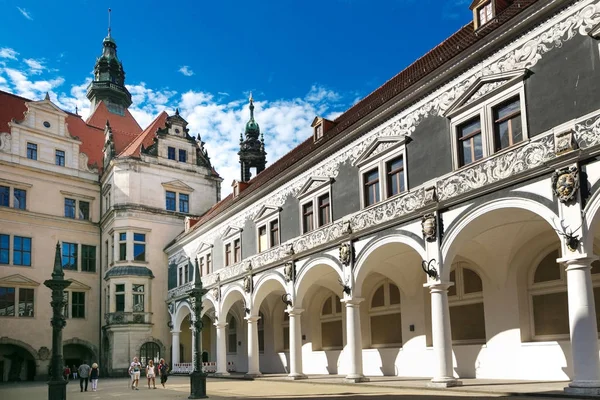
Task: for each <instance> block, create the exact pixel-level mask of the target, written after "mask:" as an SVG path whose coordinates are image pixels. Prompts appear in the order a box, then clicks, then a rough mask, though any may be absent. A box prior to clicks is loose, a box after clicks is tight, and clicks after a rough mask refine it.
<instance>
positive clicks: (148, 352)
mask: <svg viewBox="0 0 600 400" xmlns="http://www.w3.org/2000/svg"><path fill="white" fill-rule="evenodd" d="M160 358H161V355H160V346H159V345H158V344H156V343H154V342H147V343H144V344H143V345H142V347H141V348H140V363H141V364H142V365H147V364H148V361H150V360H152V361H153V362H154V365H158V363H159V362H160Z"/></svg>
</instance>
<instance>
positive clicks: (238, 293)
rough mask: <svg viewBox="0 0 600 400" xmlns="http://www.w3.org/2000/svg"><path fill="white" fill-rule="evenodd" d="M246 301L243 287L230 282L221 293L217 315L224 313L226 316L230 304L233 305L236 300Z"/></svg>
mask: <svg viewBox="0 0 600 400" xmlns="http://www.w3.org/2000/svg"><path fill="white" fill-rule="evenodd" d="M240 300H242V301H246V293H245V292H244V288H243V287H242V285H241V284H240V283H232V284H230V285H228V286H227V288H226V289H225V291H224V292H223V295H222V301H221V309H220V310H219V313H218V314H217V315H218V316H219V317H220V316H221V315H224V316H225V317H227V313H228V312H229V309H230V308H231V306H233V305H234V304H235V303H236V302H237V301H240Z"/></svg>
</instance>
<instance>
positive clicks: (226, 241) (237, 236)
mask: <svg viewBox="0 0 600 400" xmlns="http://www.w3.org/2000/svg"><path fill="white" fill-rule="evenodd" d="M236 240H239V241H240V259H239V260H238V261H235V246H234V242H235V241H236ZM227 246H230V250H231V260H230V262H229V263H228V260H227ZM243 246H244V243H243V242H242V230H241V229H236V228H229V229H227V231H226V232H225V235H224V236H223V266H224V267H231V266H232V265H236V264H237V263H239V262H241V261H242V260H243V259H244V255H243Z"/></svg>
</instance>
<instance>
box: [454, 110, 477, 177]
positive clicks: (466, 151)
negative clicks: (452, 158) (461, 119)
mask: <svg viewBox="0 0 600 400" xmlns="http://www.w3.org/2000/svg"><path fill="white" fill-rule="evenodd" d="M457 135H458V143H459V145H458V154H459V161H458V162H459V165H460V166H461V167H462V166H463V165H467V164H471V163H472V162H475V161H477V160H480V159H482V158H483V145H482V142H481V120H480V118H479V117H476V118H473V119H471V120H469V121H467V122H465V123H463V124H461V125H459V126H458V130H457Z"/></svg>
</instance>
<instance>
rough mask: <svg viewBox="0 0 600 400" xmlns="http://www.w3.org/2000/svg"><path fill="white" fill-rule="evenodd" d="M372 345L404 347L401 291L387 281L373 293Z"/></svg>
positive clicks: (371, 313)
mask: <svg viewBox="0 0 600 400" xmlns="http://www.w3.org/2000/svg"><path fill="white" fill-rule="evenodd" d="M369 322H370V326H371V327H370V332H371V345H372V346H373V347H384V346H393V347H400V346H402V314H401V312H400V290H399V289H398V286H396V285H395V284H393V283H392V282H391V281H389V280H386V281H385V282H383V283H382V284H381V285H379V286H378V287H377V289H376V290H375V291H374V292H373V295H372V296H371V304H370V309H369Z"/></svg>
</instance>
